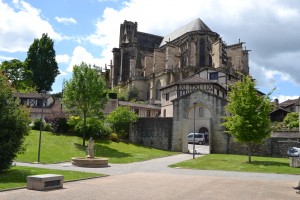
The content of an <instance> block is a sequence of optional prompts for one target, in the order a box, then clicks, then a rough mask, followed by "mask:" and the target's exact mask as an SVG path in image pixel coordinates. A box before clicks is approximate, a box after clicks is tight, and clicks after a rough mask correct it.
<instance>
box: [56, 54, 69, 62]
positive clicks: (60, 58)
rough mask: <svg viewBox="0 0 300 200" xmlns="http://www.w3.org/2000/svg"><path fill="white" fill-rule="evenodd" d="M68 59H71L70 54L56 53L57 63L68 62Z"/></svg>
mask: <svg viewBox="0 0 300 200" xmlns="http://www.w3.org/2000/svg"><path fill="white" fill-rule="evenodd" d="M70 59H71V58H70V56H69V55H67V54H62V55H56V62H57V63H69V61H70Z"/></svg>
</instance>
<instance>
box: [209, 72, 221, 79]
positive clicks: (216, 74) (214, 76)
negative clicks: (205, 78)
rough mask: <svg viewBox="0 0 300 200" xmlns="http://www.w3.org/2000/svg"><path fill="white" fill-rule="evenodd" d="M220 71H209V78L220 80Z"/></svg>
mask: <svg viewBox="0 0 300 200" xmlns="http://www.w3.org/2000/svg"><path fill="white" fill-rule="evenodd" d="M218 77H219V76H218V72H211V73H209V80H218Z"/></svg>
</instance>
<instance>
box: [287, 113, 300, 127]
mask: <svg viewBox="0 0 300 200" xmlns="http://www.w3.org/2000/svg"><path fill="white" fill-rule="evenodd" d="M283 123H284V124H285V125H286V126H287V127H288V128H289V129H293V128H299V113H298V112H291V113H288V114H287V115H286V116H285V117H284V119H283Z"/></svg>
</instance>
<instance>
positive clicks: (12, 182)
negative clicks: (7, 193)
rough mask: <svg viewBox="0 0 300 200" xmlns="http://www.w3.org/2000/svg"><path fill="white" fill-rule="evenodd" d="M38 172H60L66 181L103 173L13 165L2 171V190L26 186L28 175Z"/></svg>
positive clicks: (0, 181)
mask: <svg viewBox="0 0 300 200" xmlns="http://www.w3.org/2000/svg"><path fill="white" fill-rule="evenodd" d="M38 174H60V175H63V176H64V181H71V180H79V179H84V178H93V177H101V176H103V175H101V174H95V173H85V172H75V171H64V170H52V169H41V168H34V167H32V168H31V167H20V166H17V167H11V168H10V169H9V170H7V171H4V172H1V173H0V190H4V189H12V188H19V187H25V186H26V177H27V176H30V175H38Z"/></svg>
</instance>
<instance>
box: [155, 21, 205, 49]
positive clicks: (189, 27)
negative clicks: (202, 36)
mask: <svg viewBox="0 0 300 200" xmlns="http://www.w3.org/2000/svg"><path fill="white" fill-rule="evenodd" d="M191 31H209V32H211V30H210V28H209V27H208V26H207V25H206V24H205V23H204V22H203V21H202V20H201V19H199V18H197V19H195V20H193V21H191V22H190V23H188V24H186V25H184V26H183V27H181V28H179V29H177V30H176V31H174V32H172V33H170V34H168V35H166V36H165V37H164V39H163V40H162V42H161V43H160V45H159V46H160V47H161V46H163V45H165V44H166V42H167V41H172V40H174V39H176V38H178V37H180V36H182V35H184V34H185V33H188V32H191Z"/></svg>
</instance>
